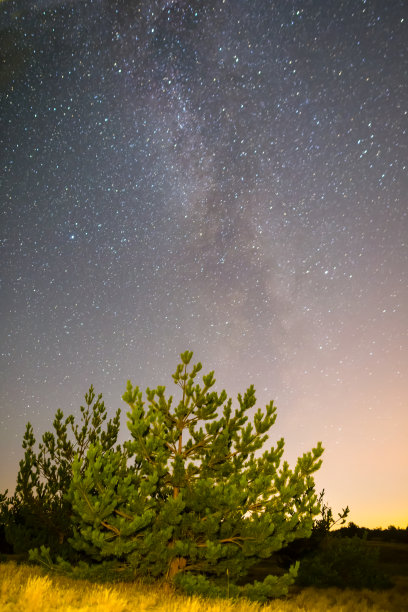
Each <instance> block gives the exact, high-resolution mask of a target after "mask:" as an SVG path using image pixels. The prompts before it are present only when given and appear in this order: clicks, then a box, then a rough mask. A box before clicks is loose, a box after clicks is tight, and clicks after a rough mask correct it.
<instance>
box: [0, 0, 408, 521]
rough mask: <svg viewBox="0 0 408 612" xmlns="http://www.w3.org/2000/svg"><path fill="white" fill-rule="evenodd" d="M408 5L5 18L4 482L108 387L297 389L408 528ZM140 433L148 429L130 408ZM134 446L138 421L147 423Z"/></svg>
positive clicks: (55, 9) (300, 428)
mask: <svg viewBox="0 0 408 612" xmlns="http://www.w3.org/2000/svg"><path fill="white" fill-rule="evenodd" d="M407 23H408V11H407V5H406V3H405V1H404V0H392V1H390V2H385V1H384V0H371V1H370V0H348V1H341V0H293V1H291V0H280V1H279V0H276V1H272V0H207V1H204V0H202V1H199V0H190V1H188V0H181V1H174V0H173V1H165V0H162V1H159V0H156V1H154V0H151V1H150V0H143V1H137V0H126V1H125V0H122V1H120V0H95V1H92V0H88V1H83V0H81V1H79V0H72V1H66V2H58V0H57V1H56V2H53V1H52V0H38V1H37V2H32V3H31V2H28V1H19V0H16V1H14V2H13V1H10V0H5V1H3V2H2V3H1V4H0V50H1V56H2V63H1V72H0V88H1V102H0V104H1V106H0V111H1V112H0V121H1V123H0V170H1V175H0V181H1V183H0V206H1V216H0V219H1V221H0V233H1V260H0V261H1V297H0V300H1V301H0V317H1V319H0V320H1V330H0V333H1V354H2V355H1V356H2V360H1V371H0V491H1V490H4V489H5V488H7V487H8V488H9V489H10V492H11V491H13V490H14V484H15V480H16V475H17V471H18V462H19V460H20V459H21V457H22V453H23V451H22V449H21V441H22V436H23V433H24V430H25V425H26V423H27V421H30V422H31V423H32V424H33V426H34V431H35V433H36V435H37V438H40V436H41V435H42V433H44V431H46V430H47V429H50V428H51V423H52V420H53V417H54V414H55V412H56V410H57V409H58V408H61V409H62V410H63V412H64V414H65V415H66V416H68V414H70V413H71V412H74V413H79V406H80V405H81V403H83V396H84V394H85V392H86V391H87V390H88V388H89V386H90V384H91V383H92V384H93V385H94V387H95V390H96V392H97V393H103V397H104V400H105V403H106V405H107V407H108V409H109V414H110V415H112V416H113V415H114V412H115V411H116V409H117V408H118V407H122V408H123V416H124V414H125V408H126V406H125V404H124V403H123V402H122V400H121V395H122V393H123V392H124V391H125V388H126V381H127V380H128V379H131V380H132V382H133V383H134V384H137V385H139V386H140V387H141V388H143V389H145V388H146V387H147V386H153V387H155V386H157V385H159V384H165V385H166V386H167V388H168V391H169V393H172V394H173V393H177V389H176V388H175V387H174V384H173V382H172V379H171V374H172V373H173V372H174V370H175V368H176V365H177V363H178V356H179V354H180V353H181V352H182V351H184V350H186V349H189V350H193V351H194V358H193V360H195V361H197V360H199V361H201V362H202V363H203V370H204V372H205V373H206V372H208V371H210V370H213V369H214V370H215V377H216V379H217V388H218V389H219V390H220V389H222V388H225V389H226V390H227V392H228V394H229V395H231V396H232V397H236V394H237V393H238V392H239V391H245V389H246V388H247V387H248V386H249V385H250V384H254V385H255V388H256V390H257V397H258V400H259V401H258V405H259V406H261V407H262V406H264V405H265V404H266V403H267V402H269V401H270V400H271V399H273V400H275V402H276V404H277V407H278V420H277V423H276V425H275V426H274V428H273V430H272V431H271V442H272V443H273V444H274V443H275V442H276V440H277V439H278V438H280V437H281V436H284V437H285V440H286V453H285V457H286V458H287V459H288V460H289V462H290V463H291V464H292V465H293V463H294V462H295V460H296V457H297V456H298V455H300V454H302V453H303V452H305V451H308V450H310V449H311V447H312V446H314V445H315V444H316V442H317V441H318V440H321V441H322V442H323V446H324V447H325V449H326V451H325V454H324V464H323V467H322V469H321V470H320V472H319V473H318V474H317V477H316V480H317V487H318V490H321V489H322V488H325V490H326V498H327V501H328V502H329V503H330V505H332V507H333V511H334V512H335V513H336V512H339V511H340V510H341V508H342V507H345V506H346V505H347V504H348V505H349V506H350V508H351V513H350V516H349V519H350V520H352V521H354V522H356V523H357V524H359V525H365V526H367V527H375V526H382V527H387V526H388V525H390V524H394V525H396V526H401V527H406V526H407V525H408V487H407V482H408V407H407V395H408V384H407V379H408V377H407V374H408V343H407V329H408V325H407V324H408V316H407V313H408V282H407V281H408V278H407V277H408V252H407V240H408V184H407V164H408V152H407V144H408V139H407V125H408V121H407V118H408V103H407V102H408V96H407V84H408V49H407V42H406V41H407V40H408V35H407ZM123 422H124V424H125V416H124V418H123ZM121 435H122V439H126V438H127V435H128V430H127V428H126V426H124V427H123V429H122V434H121Z"/></svg>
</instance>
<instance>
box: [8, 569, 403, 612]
mask: <svg viewBox="0 0 408 612" xmlns="http://www.w3.org/2000/svg"><path fill="white" fill-rule="evenodd" d="M407 601H408V579H407V578H406V577H399V578H397V586H396V587H395V588H393V589H391V590H387V591H368V590H365V589H364V590H361V591H354V590H350V589H346V590H344V591H341V590H339V589H335V588H333V589H324V590H318V589H313V588H306V589H303V590H302V591H300V592H299V593H297V594H294V595H292V596H291V597H290V598H288V599H286V600H275V601H273V602H271V603H270V604H267V605H264V606H262V605H259V604H256V603H251V602H248V601H245V600H240V601H238V602H236V601H226V600H212V599H210V600H204V599H202V598H198V597H184V596H182V595H180V594H178V593H174V592H171V591H164V590H163V589H160V588H159V587H152V586H151V585H147V584H143V583H115V584H113V585H111V586H109V587H107V586H106V585H103V586H102V585H97V584H93V583H91V582H87V581H82V580H81V581H78V580H72V579H70V578H63V577H60V576H51V577H50V576H49V575H45V574H44V573H43V572H42V570H41V569H40V568H37V567H31V566H28V565H17V564H16V563H14V562H7V563H0V609H1V610H2V612H58V611H64V612H135V611H136V610H137V611H138V612H154V611H160V612H179V611H180V610H182V611H183V612H261V611H262V612H280V611H282V612H291V611H293V610H303V611H316V612H325V611H326V610H338V611H339V612H340V610H341V611H342V612H355V610H359V612H366V611H367V612H368V611H369V610H370V611H371V612H373V611H374V612H379V611H380V610H381V611H387V612H394V611H395V612H397V611H398V612H401V611H403V610H408V608H407V604H406V602H407Z"/></svg>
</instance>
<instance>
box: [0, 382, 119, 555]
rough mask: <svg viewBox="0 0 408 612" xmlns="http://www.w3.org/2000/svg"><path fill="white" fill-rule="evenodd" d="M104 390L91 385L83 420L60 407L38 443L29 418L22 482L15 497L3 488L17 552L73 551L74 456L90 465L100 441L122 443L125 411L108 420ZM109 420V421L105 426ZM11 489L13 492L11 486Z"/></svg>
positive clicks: (4, 514) (5, 519)
mask: <svg viewBox="0 0 408 612" xmlns="http://www.w3.org/2000/svg"><path fill="white" fill-rule="evenodd" d="M106 418H107V410H106V408H105V405H104V402H103V401H102V395H99V396H98V397H97V398H96V397H95V392H94V390H93V387H92V386H91V387H90V389H89V391H88V393H87V394H86V395H85V406H81V420H80V423H76V422H75V418H74V416H73V415H70V416H68V417H67V418H64V415H63V413H62V411H61V410H58V411H57V413H56V415H55V418H54V422H53V431H51V432H50V431H47V432H45V433H44V434H43V436H42V441H41V442H40V443H39V444H38V449H36V439H35V437H34V431H33V427H32V425H31V424H30V423H27V427H26V431H25V434H24V438H23V449H24V458H23V459H22V460H21V461H20V469H19V472H18V476H17V486H16V489H15V493H14V495H13V496H12V497H10V498H7V497H6V495H5V494H3V496H2V499H1V500H0V501H1V520H0V522H1V523H3V524H4V529H5V535H6V538H7V540H8V542H9V543H10V544H11V545H12V546H13V550H14V552H15V553H25V552H28V550H30V549H31V548H34V547H39V546H42V545H45V546H47V547H49V548H51V549H52V550H53V551H59V552H62V551H64V550H65V552H66V551H67V548H69V547H67V538H68V537H69V536H70V535H72V529H71V513H72V510H71V504H70V501H69V500H68V499H67V497H66V494H67V492H68V489H69V486H70V483H71V480H72V465H73V461H74V457H77V459H78V460H80V461H82V465H83V468H82V469H85V467H86V465H87V462H88V460H87V452H88V450H89V448H90V447H92V445H95V444H98V445H99V447H100V448H101V450H102V452H108V451H109V450H110V449H111V448H112V447H113V446H114V444H115V443H116V441H117V436H118V433H119V427H120V411H118V412H117V413H116V416H115V417H114V418H113V419H111V420H109V421H107V423H106V424H105V421H106ZM104 425H105V426H104ZM6 493H7V492H6Z"/></svg>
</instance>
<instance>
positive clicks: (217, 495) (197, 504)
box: [69, 351, 323, 600]
mask: <svg viewBox="0 0 408 612" xmlns="http://www.w3.org/2000/svg"><path fill="white" fill-rule="evenodd" d="M191 359H192V353H191V352H188V351H186V352H185V353H183V354H182V355H181V363H180V364H179V365H178V367H177V370H176V372H175V374H174V375H173V379H174V382H175V384H176V385H177V386H178V387H179V388H180V392H181V393H180V395H181V397H180V399H179V401H178V403H177V404H173V398H172V397H169V398H167V399H166V396H165V388H164V387H162V386H159V387H157V389H155V390H151V389H147V390H146V399H147V402H145V401H144V400H143V396H142V392H141V391H140V390H139V388H138V387H133V385H132V384H131V382H130V381H129V382H128V384H127V389H126V392H125V394H124V395H123V399H124V401H125V402H126V403H127V404H128V406H129V408H130V411H129V412H128V418H129V420H128V427H129V430H130V434H131V439H130V440H129V441H127V442H125V443H124V447H123V449H122V450H119V449H116V450H113V449H109V450H105V449H103V448H102V446H101V445H100V444H93V445H92V446H91V447H90V449H89V451H88V454H87V459H86V461H85V460H84V458H82V459H81V458H80V457H79V456H78V457H76V459H75V461H74V464H73V470H72V471H73V479H72V484H71V487H70V490H69V500H70V503H71V504H72V508H73V511H74V524H75V527H74V537H73V538H72V540H71V543H72V545H73V546H74V548H76V549H77V550H80V551H82V552H83V553H85V554H86V555H88V556H89V557H90V558H92V559H94V560H96V561H103V560H113V559H116V560H118V562H119V563H120V564H122V566H124V567H130V568H132V570H133V571H134V573H135V575H138V576H146V577H148V576H150V577H152V578H160V579H164V580H168V581H173V582H174V583H175V584H178V585H180V586H181V587H182V588H184V590H186V591H187V592H200V593H203V594H214V595H225V594H227V593H228V594H229V595H232V596H235V595H238V594H244V595H246V596H247V597H251V598H255V599H259V600H263V599H265V598H267V597H271V596H280V595H282V594H283V593H285V592H287V589H288V587H289V585H290V584H291V583H292V582H293V580H294V578H295V575H296V570H297V568H296V566H294V567H292V568H291V569H290V570H289V572H288V573H287V574H285V575H283V576H279V577H277V576H268V577H267V578H266V579H265V581H264V582H262V583H260V582H258V583H254V584H246V585H244V586H241V587H238V586H237V583H238V582H239V583H241V584H243V583H244V582H245V576H246V575H247V573H248V570H249V569H250V568H251V567H252V566H253V565H254V564H255V563H256V562H258V561H259V560H260V559H267V558H269V557H270V556H271V555H272V553H273V552H275V551H277V550H280V549H281V548H282V547H283V546H285V545H286V544H287V543H289V542H291V541H293V540H294V539H296V538H301V537H307V536H309V535H310V533H311V530H312V526H313V518H314V517H315V516H316V515H317V514H318V513H319V510H320V508H319V505H318V499H317V495H316V493H315V485H314V479H313V476H312V474H313V473H314V472H315V471H316V470H317V469H319V467H320V465H321V459H320V457H321V455H322V452H323V449H322V446H321V443H318V444H317V446H316V448H314V449H312V451H311V452H308V453H306V454H304V455H303V456H302V457H300V458H299V459H298V460H297V463H296V466H295V468H294V469H293V470H292V469H290V467H289V465H288V463H287V462H284V463H283V464H282V465H281V459H282V455H283V450H284V440H283V439H281V440H279V441H278V442H277V444H276V446H275V447H267V448H265V447H266V443H267V441H268V432H269V430H270V429H271V427H272V426H273V424H274V423H275V420H276V408H275V406H274V404H273V402H271V403H270V404H268V405H267V406H266V409H265V410H264V411H262V410H260V409H258V410H257V411H255V412H254V410H253V409H254V406H255V403H256V398H255V390H254V388H253V386H251V387H249V389H248V390H247V391H246V393H245V394H244V395H243V396H241V395H238V407H237V408H236V409H235V410H234V411H233V410H232V401H231V399H228V398H227V394H226V392H225V391H222V392H221V393H217V392H216V391H213V390H212V387H213V386H214V383H215V379H214V373H213V372H210V373H209V374H208V375H206V376H203V377H202V384H199V383H198V382H197V376H198V373H199V372H200V370H201V368H202V366H201V364H200V363H198V364H196V365H194V366H193V367H191V369H189V368H190V361H191ZM250 415H252V417H251V416H250ZM262 449H263V452H261V451H262Z"/></svg>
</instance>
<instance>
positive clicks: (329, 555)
mask: <svg viewBox="0 0 408 612" xmlns="http://www.w3.org/2000/svg"><path fill="white" fill-rule="evenodd" d="M378 555H379V551H378V549H372V548H368V546H367V544H366V543H365V542H364V541H362V540H361V539H359V538H341V539H339V538H333V537H327V538H326V539H325V540H324V541H323V542H322V543H321V544H320V547H319V549H318V551H317V552H315V553H314V554H312V555H310V556H307V557H305V558H304V559H303V560H302V561H301V563H300V569H299V573H298V577H297V580H296V582H297V584H298V585H300V586H315V587H321V588H325V587H330V586H336V587H340V588H345V587H349V588H356V589H361V588H369V589H383V588H388V587H391V586H392V583H391V581H390V579H389V578H388V577H387V576H386V575H385V574H383V573H382V572H381V571H380V570H379V567H378Z"/></svg>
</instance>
